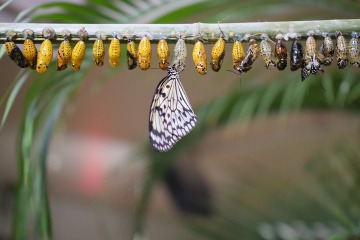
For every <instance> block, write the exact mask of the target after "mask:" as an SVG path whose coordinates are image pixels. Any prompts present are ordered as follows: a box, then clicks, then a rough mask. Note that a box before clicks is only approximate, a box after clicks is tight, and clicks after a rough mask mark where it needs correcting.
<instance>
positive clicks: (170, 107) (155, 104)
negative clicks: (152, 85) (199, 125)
mask: <svg viewBox="0 0 360 240" xmlns="http://www.w3.org/2000/svg"><path fill="white" fill-rule="evenodd" d="M196 120H197V118H196V115H195V113H194V111H193V110H192V108H191V105H190V102H189V99H188V97H187V96H186V93H185V90H184V88H183V86H182V84H181V82H180V79H179V73H178V72H177V71H176V70H175V69H173V68H168V74H167V76H166V77H164V78H163V79H162V80H161V81H160V82H159V84H158V86H157V87H156V90H155V93H154V98H153V100H152V103H151V107H150V118H149V132H150V143H151V145H152V146H153V147H154V148H155V150H157V151H159V152H166V151H168V150H170V149H171V148H172V147H173V146H174V145H175V143H176V142H177V141H179V140H180V139H181V138H182V137H184V136H185V135H186V134H188V133H189V132H190V131H191V129H193V128H194V127H195V124H196Z"/></svg>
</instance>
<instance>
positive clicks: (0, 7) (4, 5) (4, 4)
mask: <svg viewBox="0 0 360 240" xmlns="http://www.w3.org/2000/svg"><path fill="white" fill-rule="evenodd" d="M13 1H14V0H7V1H6V2H4V3H3V4H1V5H0V11H2V10H3V9H4V8H6V7H7V6H9V4H10V3H12V2H13Z"/></svg>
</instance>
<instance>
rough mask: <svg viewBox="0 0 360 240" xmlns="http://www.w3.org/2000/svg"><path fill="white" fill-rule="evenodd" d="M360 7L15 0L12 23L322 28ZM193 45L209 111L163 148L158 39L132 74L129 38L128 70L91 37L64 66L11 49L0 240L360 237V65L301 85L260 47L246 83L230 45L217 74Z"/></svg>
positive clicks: (198, 106) (228, 0)
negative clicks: (314, 24)
mask: <svg viewBox="0 0 360 240" xmlns="http://www.w3.org/2000/svg"><path fill="white" fill-rule="evenodd" d="M1 3H4V1H1ZM24 11H25V12H24ZM19 13H21V14H22V18H21V19H19V18H17V16H18V15H19ZM359 13H360V4H359V2H358V1H350V0H344V1H340V0H338V1H331V0H330V1H301V2H300V1H281V0H277V1H235V0H225V1H213V0H209V1H203V0H198V1H172V0H167V1H162V0H149V1H147V0H143V1H141V0H139V1H117V0H107V1H106V0H76V1H64V2H56V3H54V2H53V1H45V0H43V1H40V0H36V1H35V0H31V1H30V0H29V1H20V0H15V1H12V2H11V3H10V4H9V5H8V6H7V7H6V8H5V9H3V10H2V11H1V14H0V22H15V21H19V20H20V21H28V22H48V23H50V22H53V23H59V22H64V23H194V22H205V23H217V22H218V21H222V20H223V22H229V23H231V22H234V23H236V22H258V21H296V20H308V21H310V22H309V24H311V20H325V19H355V18H359V16H360V14H359ZM224 19H225V20H224ZM220 25H221V24H220ZM49 26H51V24H49ZM339 30H340V29H339ZM347 40H349V39H347ZM320 42H321V41H320V40H317V43H318V46H320ZM72 45H74V43H72ZM192 45H193V44H192V43H188V44H187V50H188V58H187V66H186V68H185V71H183V72H182V73H181V75H180V77H181V80H182V83H183V85H184V88H185V90H186V92H187V94H188V97H189V99H190V101H191V104H192V106H193V108H194V110H195V113H196V114H197V115H198V118H199V121H198V124H197V127H196V128H195V129H194V131H193V132H192V133H191V134H189V135H188V136H186V137H185V138H183V139H182V140H181V141H180V142H179V143H178V144H177V145H176V146H175V147H174V149H173V150H171V151H170V152H168V153H165V154H159V153H155V152H154V150H153V149H152V148H151V147H150V144H149V142H148V114H149V107H150V101H151V99H152V96H153V93H154V90H155V87H156V85H157V83H158V82H159V81H160V80H161V79H162V78H163V77H164V76H165V75H166V72H164V71H162V70H160V69H158V68H157V66H158V63H157V55H156V45H155V44H153V45H152V47H153V50H152V51H153V54H152V62H151V67H152V68H155V69H149V70H147V71H142V70H140V69H139V68H136V69H135V70H132V71H129V70H127V67H126V62H125V48H124V46H125V44H122V56H121V66H120V67H119V68H116V69H111V68H110V67H109V65H108V64H107V59H108V58H107V56H106V57H105V59H106V63H105V65H104V66H103V67H102V68H98V67H96V66H95V65H94V64H93V63H92V57H91V52H90V50H91V47H90V44H89V45H88V46H87V47H88V50H89V51H88V52H87V54H86V59H85V61H84V63H83V65H82V68H81V71H79V72H72V71H71V69H67V70H66V71H64V72H56V69H55V68H56V67H55V63H54V62H53V63H52V64H51V66H50V69H49V71H48V72H47V73H45V74H42V75H38V74H36V73H35V72H31V70H30V69H28V70H25V71H20V70H19V68H18V67H17V66H16V65H15V64H14V63H13V62H12V61H11V60H10V59H9V57H8V56H4V57H3V58H1V60H0V72H1V75H2V77H1V81H0V96H9V95H8V93H9V92H7V89H10V90H9V91H10V92H11V93H14V92H16V86H18V89H20V90H19V92H18V94H15V93H14V95H16V99H15V101H14V102H13V105H12V108H11V111H10V113H9V116H8V118H7V121H6V124H5V126H4V128H3V129H2V130H1V132H0V223H1V224H0V239H15V237H14V236H17V238H18V239H24V238H25V239H48V238H46V237H44V236H51V235H53V238H54V239H89V240H90V239H269V240H270V239H360V206H359V202H360V192H359V185H360V144H359V143H360V116H359V109H360V108H359V107H360V81H359V78H360V69H355V68H352V67H349V66H348V67H347V68H345V69H343V70H339V69H338V68H337V66H336V64H335V61H334V63H333V64H332V66H330V67H325V74H323V75H319V76H310V77H309V78H307V79H306V80H305V81H304V82H301V78H300V72H299V71H297V72H291V71H290V69H289V68H287V69H285V71H282V72H279V71H278V70H277V69H271V70H267V69H266V68H265V67H264V63H263V62H262V59H260V58H259V59H258V60H257V61H256V62H255V64H254V66H253V69H252V70H251V71H249V72H247V73H245V74H243V75H241V82H240V77H239V76H238V75H235V74H234V73H232V72H229V71H226V70H230V69H232V61H231V48H232V44H231V43H227V45H226V53H225V59H224V63H223V66H222V68H221V70H220V72H213V71H212V70H211V69H210V66H209V65H208V68H209V70H208V74H207V75H205V76H202V75H199V74H198V73H197V72H196V71H195V69H194V66H193V62H192V59H191V53H192ZM19 46H20V48H21V49H22V45H19ZM286 46H287V48H288V53H289V52H290V46H291V42H290V41H289V42H287V43H286ZM38 47H39V45H38ZM106 47H108V45H107V46H106ZM244 47H245V48H247V44H246V43H244ZM55 48H57V46H55ZM173 48H174V44H171V45H170V50H171V51H170V52H171V53H172V50H173ZM211 48H212V44H207V45H206V50H207V54H208V61H209V59H210V52H211ZM55 53H56V52H55ZM54 55H56V54H54ZM54 59H55V56H54ZM29 73H31V74H30V75H29ZM19 74H20V75H19ZM27 75H29V76H27ZM23 76H25V77H26V80H22V79H25V78H22V77H23ZM319 83H321V84H322V85H323V87H324V88H325V91H324V90H323V89H322V87H321V85H320V84H319ZM14 89H15V90H14ZM4 99H5V100H4V101H3V102H2V106H1V107H2V108H1V109H2V114H3V115H4V114H5V112H6V110H5V109H6V106H7V104H8V105H9V102H12V100H10V101H9V100H8V99H9V98H6V97H5V98H4ZM52 133H53V134H52ZM50 140H51V141H50ZM16 189H17V190H16ZM16 192H17V195H16V194H15V193H16ZM47 194H48V200H49V209H47V204H48V202H47V197H46V196H47ZM16 196H17V198H16ZM16 199H17V200H16ZM48 210H49V211H48ZM51 225H52V230H51V227H50V226H51ZM11 231H13V235H12V236H13V237H11ZM14 232H15V233H14ZM51 232H52V233H51Z"/></svg>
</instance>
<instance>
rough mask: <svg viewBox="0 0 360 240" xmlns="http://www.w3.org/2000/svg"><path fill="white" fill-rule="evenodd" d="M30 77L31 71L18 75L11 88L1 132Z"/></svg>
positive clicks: (0, 102) (0, 103)
mask: <svg viewBox="0 0 360 240" xmlns="http://www.w3.org/2000/svg"><path fill="white" fill-rule="evenodd" d="M29 75H30V71H26V70H25V71H24V70H23V71H21V72H20V73H19V74H18V76H17V77H16V78H15V80H14V82H13V84H14V85H13V86H11V87H10V88H9V90H10V89H11V91H10V95H9V98H8V99H7V102H6V106H5V110H4V114H3V116H2V120H1V126H0V130H1V129H2V128H3V127H4V124H5V122H6V119H7V117H8V115H9V112H10V110H11V107H12V106H13V104H14V101H15V99H16V96H17V95H18V93H19V91H20V90H21V87H22V86H23V84H24V83H25V81H26V80H27V79H28V77H29ZM6 95H7V94H5V96H6ZM5 96H3V97H5ZM2 100H3V99H1V101H0V106H1V105H2Z"/></svg>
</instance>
